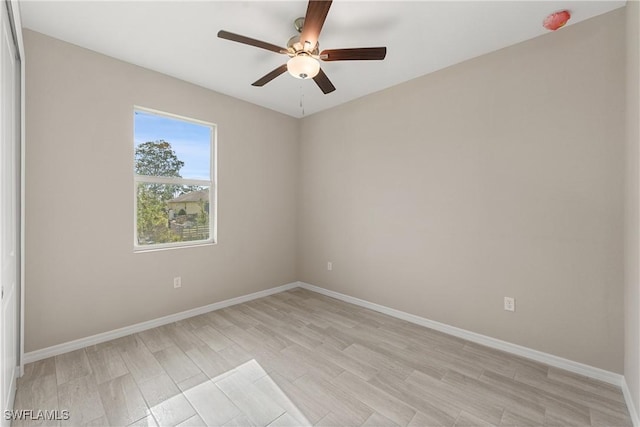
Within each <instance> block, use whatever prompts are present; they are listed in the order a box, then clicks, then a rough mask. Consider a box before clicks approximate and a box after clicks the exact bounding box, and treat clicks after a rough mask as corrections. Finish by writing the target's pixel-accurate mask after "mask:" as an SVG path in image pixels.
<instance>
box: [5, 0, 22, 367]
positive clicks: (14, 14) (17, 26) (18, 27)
mask: <svg viewBox="0 0 640 427" xmlns="http://www.w3.org/2000/svg"><path fill="white" fill-rule="evenodd" d="M6 1H7V2H8V3H9V4H10V6H11V7H10V8H9V9H10V15H9V19H10V20H11V22H12V24H13V28H14V37H15V42H16V45H17V46H16V49H17V52H18V57H19V58H20V99H19V102H20V195H19V198H18V201H19V204H20V206H19V209H20V212H19V218H20V230H19V236H18V241H19V244H20V266H19V267H20V302H19V305H20V307H19V308H20V319H19V325H18V326H19V328H20V331H19V333H20V335H19V336H20V342H19V343H18V348H19V353H18V363H19V369H18V375H19V376H22V375H23V374H24V301H25V289H24V278H25V276H24V273H25V271H24V232H25V228H24V227H25V211H24V206H25V192H24V190H25V173H24V172H25V154H26V152H25V105H24V100H25V66H24V63H25V54H24V39H23V37H22V17H21V14H20V1H19V0H6Z"/></svg>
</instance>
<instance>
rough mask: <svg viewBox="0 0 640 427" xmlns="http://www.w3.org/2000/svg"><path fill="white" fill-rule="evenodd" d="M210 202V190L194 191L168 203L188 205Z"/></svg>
mask: <svg viewBox="0 0 640 427" xmlns="http://www.w3.org/2000/svg"><path fill="white" fill-rule="evenodd" d="M208 200H209V190H199V191H192V192H190V193H185V194H181V195H180V196H178V197H176V198H175V199H171V200H169V202H168V203H186V202H201V201H208Z"/></svg>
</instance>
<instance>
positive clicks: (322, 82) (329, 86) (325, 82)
mask: <svg viewBox="0 0 640 427" xmlns="http://www.w3.org/2000/svg"><path fill="white" fill-rule="evenodd" d="M313 81H315V82H316V84H317V85H318V87H319V88H320V90H321V91H322V93H324V94H325V95H326V94H328V93H331V92H333V91H334V90H336V87H335V86H334V85H333V83H331V80H329V77H327V75H326V74H325V73H324V71H322V68H321V69H320V72H319V73H318V75H317V76H315V77H314V78H313Z"/></svg>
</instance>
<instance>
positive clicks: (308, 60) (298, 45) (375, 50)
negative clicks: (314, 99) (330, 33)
mask: <svg viewBox="0 0 640 427" xmlns="http://www.w3.org/2000/svg"><path fill="white" fill-rule="evenodd" d="M330 7H331V0H309V4H308V5H307V14H306V15H305V17H304V18H298V19H296V20H295V22H294V26H295V28H296V30H298V32H299V33H300V34H299V35H296V36H293V37H291V38H290V39H289V41H288V42H287V47H286V48H283V47H280V46H277V45H274V44H271V43H267V42H263V41H261V40H256V39H252V38H249V37H245V36H241V35H239V34H234V33H230V32H228V31H224V30H221V31H219V32H218V37H220V38H222V39H226V40H231V41H234V42H238V43H243V44H247V45H250V46H255V47H259V48H262V49H266V50H270V51H272V52H276V53H280V54H284V55H288V56H289V58H290V59H289V60H288V61H287V63H286V64H283V65H281V66H279V67H278V68H276V69H275V70H273V71H271V72H269V73H267V74H266V75H264V76H263V77H261V78H259V79H258V80H256V81H255V82H253V83H252V85H253V86H264V85H265V84H267V83H269V82H270V81H271V80H273V79H275V78H276V77H278V76H279V75H280V74H283V73H284V72H285V71H289V73H290V74H291V75H292V76H293V77H296V78H298V79H313V80H314V81H315V82H316V84H317V85H318V87H319V88H320V90H322V92H323V93H325V94H327V93H331V92H333V91H334V90H336V88H335V86H334V85H333V83H331V80H329V77H327V75H326V74H325V73H324V71H322V68H320V63H319V62H318V59H321V60H323V61H354V60H382V59H384V57H385V56H386V55H387V48H386V47H361V48H352V49H327V50H323V51H322V52H319V46H320V45H319V43H318V38H319V36H320V31H321V30H322V26H323V25H324V21H325V19H326V18H327V14H328V13H329V8H330Z"/></svg>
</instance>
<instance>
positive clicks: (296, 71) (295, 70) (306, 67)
mask: <svg viewBox="0 0 640 427" xmlns="http://www.w3.org/2000/svg"><path fill="white" fill-rule="evenodd" d="M287 71H289V74H291V75H292V76H293V77H295V78H296V79H303V80H304V79H312V78H314V77H315V76H317V75H318V73H319V72H320V63H319V62H318V61H317V60H316V59H315V58H312V57H311V56H309V55H306V54H298V55H296V56H294V57H293V58H291V59H290V60H289V61H287Z"/></svg>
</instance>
